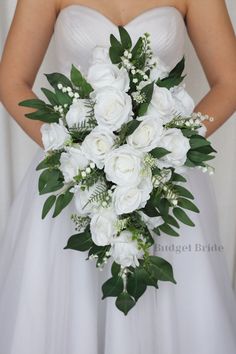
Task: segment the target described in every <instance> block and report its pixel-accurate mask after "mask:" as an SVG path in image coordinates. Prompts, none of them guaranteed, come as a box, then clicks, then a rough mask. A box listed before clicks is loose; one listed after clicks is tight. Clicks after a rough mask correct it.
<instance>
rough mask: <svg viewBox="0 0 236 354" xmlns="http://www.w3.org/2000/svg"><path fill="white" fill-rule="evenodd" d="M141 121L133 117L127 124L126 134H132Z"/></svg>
mask: <svg viewBox="0 0 236 354" xmlns="http://www.w3.org/2000/svg"><path fill="white" fill-rule="evenodd" d="M140 123H141V121H138V120H136V119H133V120H131V121H130V122H128V123H127V125H126V136H128V135H131V134H132V133H133V132H134V131H135V129H137V128H138V126H139V124H140Z"/></svg>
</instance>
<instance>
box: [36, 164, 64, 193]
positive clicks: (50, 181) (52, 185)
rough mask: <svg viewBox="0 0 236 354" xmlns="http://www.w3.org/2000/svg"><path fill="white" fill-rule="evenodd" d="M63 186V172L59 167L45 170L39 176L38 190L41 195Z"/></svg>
mask: <svg viewBox="0 0 236 354" xmlns="http://www.w3.org/2000/svg"><path fill="white" fill-rule="evenodd" d="M62 187H63V182H62V174H61V171H60V170H58V169H47V170H44V171H43V172H42V173H41V175H40V176H39V181H38V190H39V194H40V195H42V194H46V193H51V192H55V191H56V190H58V189H60V188H62Z"/></svg>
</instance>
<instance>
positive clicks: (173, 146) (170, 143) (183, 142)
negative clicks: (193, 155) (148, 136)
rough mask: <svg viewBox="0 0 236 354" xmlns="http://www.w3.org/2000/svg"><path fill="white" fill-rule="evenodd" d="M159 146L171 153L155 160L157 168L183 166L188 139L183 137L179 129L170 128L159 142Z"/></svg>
mask: <svg viewBox="0 0 236 354" xmlns="http://www.w3.org/2000/svg"><path fill="white" fill-rule="evenodd" d="M159 146H161V147H163V148H165V149H167V150H169V151H171V153H169V154H167V155H165V156H164V157H163V158H161V159H158V160H157V166H158V167H159V168H163V167H180V166H183V165H184V163H185V161H186V158H187V152H188V150H189V149H190V144H189V139H188V138H186V137H185V136H184V135H183V133H182V132H181V130H180V129H177V128H171V129H168V130H166V132H165V133H164V135H163V136H162V138H161V140H160V143H159Z"/></svg>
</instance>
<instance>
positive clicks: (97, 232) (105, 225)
mask: <svg viewBox="0 0 236 354" xmlns="http://www.w3.org/2000/svg"><path fill="white" fill-rule="evenodd" d="M116 220H117V216H116V215H115V214H114V212H113V211H112V210H106V209H105V210H104V209H101V211H99V212H98V213H96V214H94V215H93V216H92V219H91V223H90V231H91V236H92V240H93V242H94V243H95V244H96V245H98V246H106V245H109V244H110V243H111V240H112V238H113V236H114V235H115V233H116V230H115V222H116Z"/></svg>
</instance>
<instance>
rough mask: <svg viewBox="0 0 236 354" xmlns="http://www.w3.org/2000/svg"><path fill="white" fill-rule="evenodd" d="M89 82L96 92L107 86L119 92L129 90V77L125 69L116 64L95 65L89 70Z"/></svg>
mask: <svg viewBox="0 0 236 354" xmlns="http://www.w3.org/2000/svg"><path fill="white" fill-rule="evenodd" d="M87 80H88V82H89V83H90V84H91V85H92V87H93V88H94V89H95V90H96V89H99V88H101V87H105V86H113V87H115V88H117V89H118V90H121V91H125V92H127V91H128V90H129V75H128V72H127V70H125V69H124V68H123V67H122V68H121V69H119V68H118V67H117V66H116V65H114V64H94V65H92V66H90V68H89V69H88V75H87Z"/></svg>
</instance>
